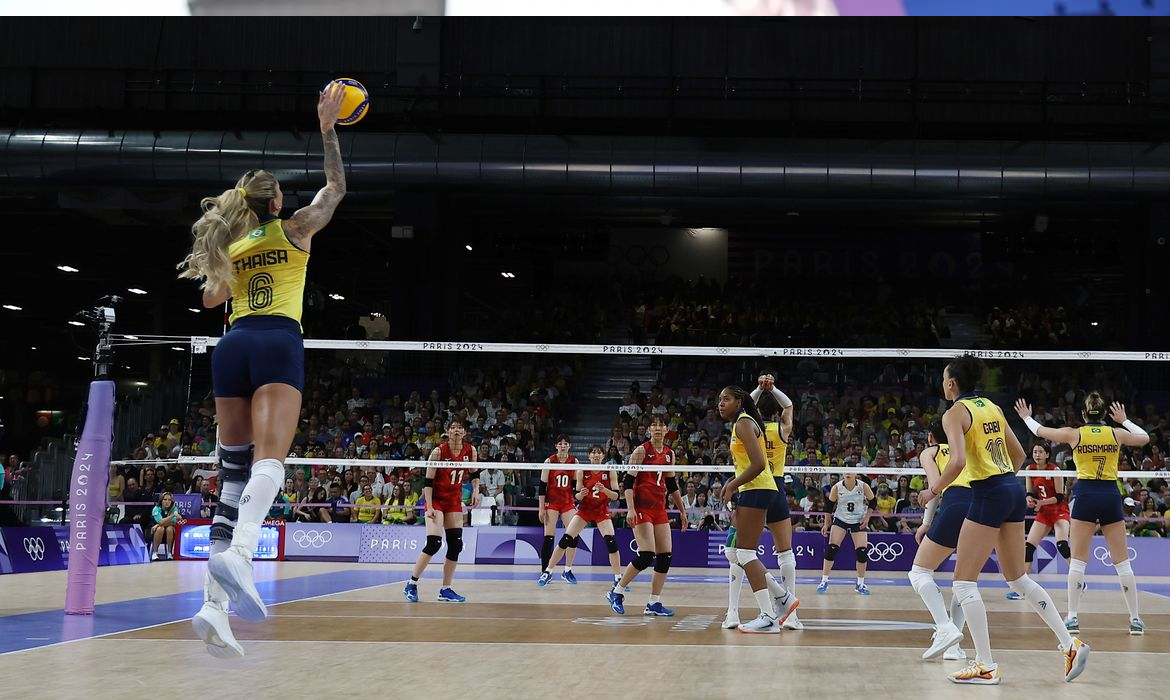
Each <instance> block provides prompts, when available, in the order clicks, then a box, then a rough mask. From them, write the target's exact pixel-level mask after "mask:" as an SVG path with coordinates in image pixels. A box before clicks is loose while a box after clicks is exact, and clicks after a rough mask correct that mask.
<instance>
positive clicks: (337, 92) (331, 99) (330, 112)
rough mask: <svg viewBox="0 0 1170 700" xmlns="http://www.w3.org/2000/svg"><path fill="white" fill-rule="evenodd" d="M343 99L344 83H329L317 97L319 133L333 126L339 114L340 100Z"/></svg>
mask: <svg viewBox="0 0 1170 700" xmlns="http://www.w3.org/2000/svg"><path fill="white" fill-rule="evenodd" d="M344 99H345V84H344V83H339V82H336V81H334V82H332V83H329V86H328V87H326V88H325V89H324V90H322V91H321V95H320V97H318V98H317V118H318V119H320V120H321V133H325V132H327V131H329V130H330V129H332V128H333V125H334V124H336V123H337V116H338V115H339V114H341V101H342V100H344Z"/></svg>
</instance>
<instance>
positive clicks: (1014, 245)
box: [0, 17, 1170, 373]
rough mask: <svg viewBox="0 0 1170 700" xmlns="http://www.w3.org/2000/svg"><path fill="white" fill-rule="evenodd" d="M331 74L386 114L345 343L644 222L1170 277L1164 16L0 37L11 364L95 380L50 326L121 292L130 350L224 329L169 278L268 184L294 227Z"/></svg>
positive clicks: (362, 195)
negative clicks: (14, 341) (998, 253)
mask: <svg viewBox="0 0 1170 700" xmlns="http://www.w3.org/2000/svg"><path fill="white" fill-rule="evenodd" d="M44 36H53V37H55V40H54V41H53V42H44V41H43V39H42V37H44ZM993 39H994V41H993ZM992 47H994V48H992ZM340 75H346V76H351V77H354V78H356V79H358V80H361V81H362V82H363V83H364V84H365V85H366V86H367V88H368V89H369V91H370V93H371V99H372V105H373V106H372V109H371V112H370V113H369V115H368V116H367V117H366V118H365V119H364V120H363V121H362V122H361V123H360V124H358V125H356V126H354V127H350V128H348V129H347V130H345V131H344V132H343V133H342V140H343V149H344V157H345V160H346V163H347V167H348V169H349V184H350V187H349V189H350V193H349V195H348V196H347V198H346V201H345V204H344V206H343V207H342V209H341V211H339V213H338V216H337V218H336V219H335V221H334V223H333V224H332V225H331V227H330V229H329V230H328V231H327V232H326V235H325V236H324V237H323V238H322V243H321V245H320V247H319V249H318V250H317V252H316V254H315V256H314V263H313V265H314V269H315V273H314V276H313V277H314V278H315V279H326V280H332V281H333V282H331V284H333V285H334V286H333V287H329V288H325V287H321V288H314V289H313V290H312V291H311V294H310V305H311V306H312V305H316V307H317V310H318V311H319V312H320V313H321V314H322V315H323V316H325V317H328V318H331V319H332V318H336V319H338V324H337V325H336V326H334V327H332V328H333V329H334V332H341V331H344V329H345V328H346V326H347V324H352V322H353V321H352V320H353V319H355V318H356V317H357V316H358V315H360V314H367V313H370V312H371V311H381V312H383V313H387V314H400V313H402V312H401V307H403V306H410V307H412V309H413V310H412V311H411V317H410V318H409V319H408V320H407V321H408V322H407V323H406V324H405V325H404V326H399V327H405V328H407V329H408V331H407V332H414V333H417V334H420V336H419V337H421V336H422V335H426V334H429V335H428V337H436V336H442V335H443V334H444V333H448V332H450V331H451V329H450V328H449V327H445V326H443V325H441V324H437V325H436V324H427V323H423V322H421V321H420V318H423V317H426V318H430V317H436V316H442V315H443V309H444V308H448V309H449V308H450V307H452V306H458V303H459V298H460V295H461V294H467V293H469V292H473V293H474V294H476V295H479V296H482V297H485V298H491V297H492V296H494V295H499V294H509V293H512V290H515V289H518V288H519V289H525V290H526V291H528V292H531V291H532V287H531V284H532V283H531V282H524V283H523V285H524V286H512V287H508V286H506V285H507V284H509V282H508V281H506V280H502V279H501V278H500V276H499V272H498V271H499V270H500V269H501V267H502V266H504V265H509V266H512V267H518V268H520V269H522V270H524V271H526V272H528V273H530V274H528V275H527V277H528V278H529V279H539V273H540V270H541V266H542V264H543V263H544V261H547V260H548V259H549V257H550V256H553V257H555V256H558V255H564V256H577V257H581V258H591V259H598V260H604V256H605V251H606V250H607V249H608V248H609V246H611V245H612V244H613V242H614V238H615V237H616V236H620V235H622V234H621V233H620V232H623V231H631V230H638V229H640V228H661V227H686V228H702V227H722V228H728V229H731V230H732V231H733V232H737V231H738V232H744V233H745V234H749V235H751V236H752V237H753V238H752V240H762V241H773V242H774V244H775V245H778V246H779V245H783V240H784V237H785V236H791V235H799V236H816V235H818V232H820V231H826V230H831V231H837V232H840V231H848V232H855V233H856V240H857V245H859V246H867V245H875V246H881V245H897V241H898V237H899V236H901V235H903V234H906V233H917V234H921V233H934V234H937V235H939V236H946V235H950V234H964V235H979V236H992V237H997V238H994V239H993V240H996V241H1001V243H997V244H996V245H1003V246H1007V247H1008V249H1010V250H1012V251H1020V250H1030V249H1031V248H1029V246H1033V247H1035V246H1036V245H1040V244H1042V243H1043V242H1044V241H1046V240H1051V239H1050V238H1048V239H1046V238H1043V237H1044V236H1049V237H1051V236H1052V235H1053V234H1054V233H1060V234H1061V235H1062V236H1066V237H1067V239H1068V240H1071V241H1074V246H1075V247H1076V250H1077V253H1076V256H1074V257H1078V256H1079V258H1080V259H1082V260H1085V259H1090V258H1091V259H1092V260H1094V261H1096V262H1095V263H1094V264H1096V265H1097V267H1098V268H1099V270H1098V271H1100V272H1103V273H1106V272H1107V273H1108V275H1106V276H1105V277H1102V278H1101V279H1106V278H1108V279H1112V280H1129V282H1127V284H1130V285H1131V286H1130V287H1127V288H1125V291H1126V292H1133V291H1134V290H1135V289H1136V287H1134V286H1132V285H1134V284H1137V285H1139V286H1140V285H1141V284H1145V283H1144V282H1141V281H1137V282H1134V281H1133V280H1134V279H1135V278H1136V279H1139V280H1144V279H1152V278H1153V277H1154V276H1153V275H1152V274H1150V272H1149V271H1150V270H1152V269H1153V267H1154V266H1155V264H1162V263H1159V262H1158V261H1163V262H1164V261H1165V260H1166V257H1165V255H1166V254H1165V248H1164V242H1163V243H1162V244H1158V243H1157V242H1156V236H1153V235H1152V234H1151V233H1150V231H1151V229H1153V228H1155V227H1154V225H1153V224H1152V223H1151V222H1155V221H1161V220H1165V219H1167V218H1170V217H1168V216H1167V215H1166V214H1165V212H1163V211H1162V210H1161V206H1162V205H1161V204H1160V203H1159V202H1158V201H1157V200H1164V199H1165V197H1164V193H1165V192H1166V191H1167V187H1168V185H1170V147H1167V146H1165V145H1164V142H1165V141H1166V138H1167V136H1168V135H1170V109H1168V107H1170V91H1168V90H1167V83H1168V81H1170V29H1167V27H1166V26H1165V23H1164V22H1159V21H1157V20H1154V19H1147V18H1116V19H1112V20H1109V21H1107V22H1087V21H1078V20H1076V19H1074V18H1029V17H1004V18H979V19H969V18H942V17H938V18H912V19H911V18H905V19H900V20H886V19H881V18H838V19H836V20H834V21H832V22H825V21H818V20H816V19H796V18H790V19H785V18H771V19H746V18H727V19H713V18H701V17H699V18H579V19H565V18H425V20H424V21H422V22H415V21H414V18H401V17H400V18H395V17H381V18H356V17H355V18H312V19H304V18H302V19H297V18H217V17H203V18H141V19H139V18H103V19H88V18H87V19H76V18H74V19H70V18H64V19H51V18H39V19H12V20H10V21H7V22H5V23H4V24H3V25H2V26H0V86H2V87H0V126H3V127H4V128H3V130H2V131H0V208H2V209H3V211H4V213H5V215H6V216H5V221H6V223H7V227H8V231H9V237H8V242H6V245H5V246H4V247H3V251H0V254H2V255H3V256H4V262H5V263H6V264H5V265H4V270H5V273H6V274H5V277H6V282H7V284H6V285H5V286H6V290H5V293H4V294H5V296H4V299H3V300H0V303H3V304H9V305H11V306H16V307H19V309H20V310H19V311H12V310H7V309H6V311H5V312H6V313H9V314H13V316H12V318H13V319H17V321H16V322H17V324H18V325H19V327H20V328H21V329H22V330H23V331H25V332H26V333H27V334H28V341H27V342H24V341H22V342H21V344H19V346H13V345H10V346H9V347H7V348H6V349H5V350H4V352H5V353H7V354H8V355H9V356H10V357H18V358H20V360H19V361H20V362H25V363H31V364H30V365H29V366H31V365H35V364H37V363H50V364H55V365H56V366H58V367H64V366H71V367H74V369H76V370H78V371H81V370H84V369H85V367H84V363H83V362H81V361H78V360H77V359H76V358H77V357H78V356H84V355H85V353H84V352H82V350H84V348H85V346H86V343H88V340H86V337H87V336H85V333H84V330H83V329H79V328H77V327H75V326H70V325H69V323H68V322H69V321H70V320H74V316H73V315H74V314H75V312H76V311H78V310H80V309H82V308H85V307H86V306H87V305H92V304H93V303H95V302H96V300H97V299H98V298H99V297H101V296H102V295H104V294H111V293H114V294H119V295H121V296H123V297H124V299H125V300H124V301H123V303H122V305H121V306H120V313H121V314H122V318H121V321H122V322H124V324H123V325H122V326H121V328H122V329H123V330H124V331H125V332H132V330H131V329H133V328H137V329H141V330H142V331H144V332H153V333H166V334H192V333H208V334H214V333H216V332H218V330H219V329H221V328H222V317H221V314H219V313H218V312H217V311H210V312H209V311H202V310H199V309H198V304H197V303H196V302H197V294H196V290H195V289H194V287H193V286H192V285H190V284H187V283H182V282H179V281H178V280H176V279H175V278H174V277H175V270H174V265H175V263H176V262H178V260H179V259H180V258H181V257H182V254H183V252H184V249H185V247H186V246H187V245H188V243H189V234H188V227H189V225H190V222H191V221H192V220H193V219H194V217H195V216H196V213H197V211H198V209H197V204H198V201H199V198H200V197H203V196H207V195H209V194H214V193H217V192H219V191H221V190H222V189H225V188H226V187H228V186H230V185H231V183H232V182H234V180H235V178H236V177H237V176H238V175H239V174H240V173H242V172H244V171H245V170H248V169H251V168H254V167H265V168H269V169H272V170H274V171H275V172H277V174H278V176H279V177H280V178H281V181H282V182H283V183H284V189H285V190H286V192H287V193H288V198H287V201H288V203H289V205H290V206H293V207H295V206H296V205H297V204H299V203H304V202H307V201H309V199H311V197H312V194H313V191H314V189H315V187H316V186H318V185H319V183H320V182H321V181H322V179H321V176H320V172H319V167H320V166H319V160H318V158H319V156H318V154H319V144H318V143H317V138H318V137H317V136H316V134H315V132H314V129H313V123H312V121H311V119H310V117H311V114H312V105H313V104H314V101H315V99H316V91H317V89H318V88H319V87H320V86H321V85H322V84H324V83H325V82H326V81H327V80H329V79H330V78H333V77H338V76H340ZM1121 240H1126V241H1132V242H1134V244H1135V245H1137V246H1138V248H1137V250H1142V251H1148V252H1150V253H1152V255H1143V256H1140V257H1137V258H1132V259H1127V258H1123V256H1121V255H1120V253H1119V250H1120V248H1119V246H1118V245H1117V241H1121ZM1077 241H1080V242H1079V243H1077ZM467 246H471V248H472V250H471V251H467V250H466V248H467ZM420 261H426V262H420ZM438 261H448V262H450V263H452V264H450V265H441V264H439V263H438ZM1049 262H1051V261H1049ZM63 267H69V268H73V269H76V270H78V272H69V271H66V270H63V269H62V268H63ZM1057 273H1058V274H1067V273H1068V272H1067V271H1064V270H1058V271H1057ZM1134 273H1140V274H1134ZM1078 274H1079V273H1078ZM131 280H132V282H131ZM517 284H519V283H517ZM131 287H133V288H135V289H140V290H142V291H145V292H146V294H141V295H140V294H137V293H135V292H131V291H129V290H130V288H131ZM419 288H428V289H431V288H433V289H438V290H446V291H440V292H437V293H435V294H432V295H429V296H428V298H426V299H424V300H422V301H418V302H415V301H412V299H413V296H414V295H413V294H412V292H411V290H415V289H419ZM334 296H340V297H343V299H335V298H333V297H334ZM1155 296H1156V295H1155ZM47 299H52V300H53V301H52V303H46V300H47ZM1158 308H1161V307H1158ZM1147 311H1148V310H1143V313H1146V312H1147ZM74 336H76V340H77V343H74V339H75V338H74ZM34 347H35V348H37V349H36V350H32V349H31V348H34ZM158 362H159V360H158V359H157V358H156V359H154V360H149V361H148V360H146V359H142V360H141V361H140V362H139V364H138V365H137V366H135V368H134V370H133V371H134V372H144V373H145V372H148V371H149V366H153V365H156V364H157V363H158ZM70 363H72V364H70Z"/></svg>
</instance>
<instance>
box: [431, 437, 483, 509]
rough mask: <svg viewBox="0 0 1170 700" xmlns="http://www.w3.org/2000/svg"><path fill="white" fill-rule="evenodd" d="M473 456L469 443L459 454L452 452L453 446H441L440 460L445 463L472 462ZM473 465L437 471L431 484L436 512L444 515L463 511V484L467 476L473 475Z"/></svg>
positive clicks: (444, 444)
mask: <svg viewBox="0 0 1170 700" xmlns="http://www.w3.org/2000/svg"><path fill="white" fill-rule="evenodd" d="M471 454H472V447H471V445H468V444H467V443H464V444H463V449H461V450H460V451H459V452H458V453H457V454H456V453H454V452H452V451H451V445H450V444H448V443H443V444H441V445H439V459H440V460H442V461H444V462H470V461H471ZM472 469H473V466H472V465H470V464H469V465H467V467H466V468H461V467H439V468H438V469H436V470H435V478H434V480H433V481H432V482H431V497H432V498H433V499H434V501H435V502H434V503H433V504H432V505H431V507H432V508H434V509H435V510H441V511H443V512H444V513H448V512H459V511H461V510H462V509H463V482H464V481H466V480H467V475H468V474H470V473H471V471H472Z"/></svg>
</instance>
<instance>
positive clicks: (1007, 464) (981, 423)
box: [956, 396, 1015, 483]
mask: <svg viewBox="0 0 1170 700" xmlns="http://www.w3.org/2000/svg"><path fill="white" fill-rule="evenodd" d="M956 403H961V404H963V406H964V407H966V409H967V410H968V411H970V412H971V427H970V428H968V429H967V433H966V435H965V436H964V444H965V446H966V448H967V464H966V465H965V466H964V467H963V471H964V472H966V474H967V483H971V482H973V481H983V480H984V479H990V478H991V477H993V476H999V475H1000V474H1010V473H1012V472H1014V471H1015V470H1014V469H1012V461H1011V457H1010V456H1009V455H1008V449H1007V438H1006V437H1005V435H1006V433H1005V431H1006V430H1007V420H1006V419H1005V418H1004V417H1003V411H1001V410H999V406H996V405H995V404H994V403H992V401H991V399H987V398H984V397H982V396H972V397H970V398H965V399H959V400H958V401H957V402H956Z"/></svg>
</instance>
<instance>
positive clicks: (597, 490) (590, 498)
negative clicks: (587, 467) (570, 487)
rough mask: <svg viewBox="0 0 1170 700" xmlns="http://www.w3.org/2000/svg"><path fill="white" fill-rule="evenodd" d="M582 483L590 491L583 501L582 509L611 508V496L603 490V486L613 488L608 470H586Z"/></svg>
mask: <svg viewBox="0 0 1170 700" xmlns="http://www.w3.org/2000/svg"><path fill="white" fill-rule="evenodd" d="M583 477H584V479H583V480H582V485H583V486H584V487H585V490H586V491H588V493H587V494H586V495H585V498H584V499H582V501H581V510H585V509H586V508H591V509H594V510H597V509H602V508H609V496H606V495H605V493H603V492H602V490H601V489H603V488H606V489H608V488H612V486H613V484H612V483H611V482H610V479H609V472H608V471H586V472H585V473H584V474H583Z"/></svg>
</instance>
